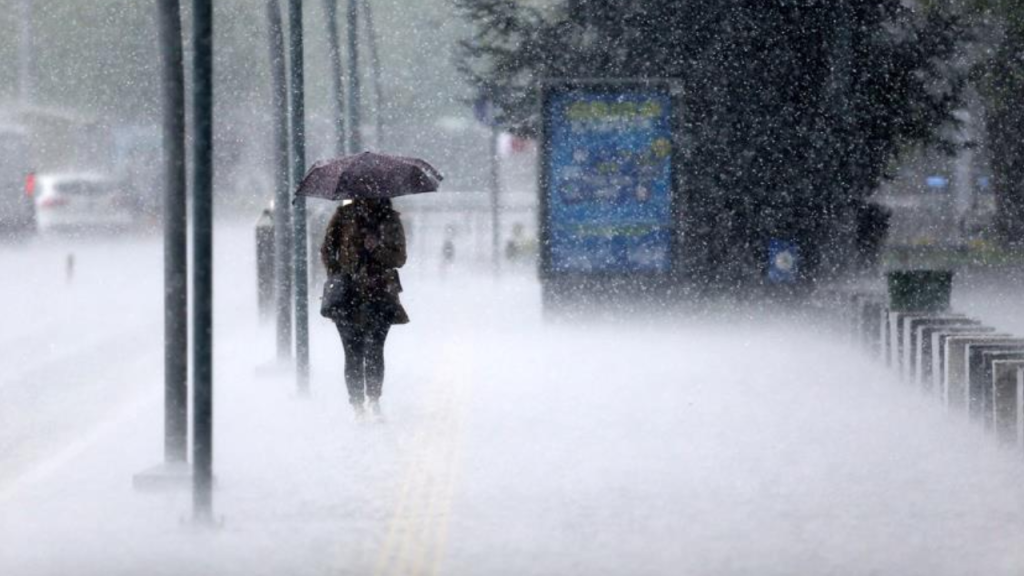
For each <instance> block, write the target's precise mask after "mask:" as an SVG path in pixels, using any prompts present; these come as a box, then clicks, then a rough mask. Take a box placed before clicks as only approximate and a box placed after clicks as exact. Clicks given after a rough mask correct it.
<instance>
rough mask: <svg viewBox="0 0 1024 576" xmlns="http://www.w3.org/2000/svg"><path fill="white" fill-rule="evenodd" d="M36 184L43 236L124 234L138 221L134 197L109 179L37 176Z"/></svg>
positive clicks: (86, 175) (38, 219)
mask: <svg viewBox="0 0 1024 576" xmlns="http://www.w3.org/2000/svg"><path fill="white" fill-rule="evenodd" d="M34 180H35V182H34V186H33V187H34V193H33V197H34V199H35V206H36V223H37V225H38V229H39V231H40V232H54V231H86V230H99V231H104V230H122V229H125V228H129V227H131V226H133V225H134V224H135V222H136V220H137V210H136V207H135V206H134V205H133V204H134V203H133V201H132V197H131V196H130V195H128V194H126V193H125V191H124V188H123V186H121V185H120V184H119V182H118V181H117V180H115V179H113V178H111V177H109V176H105V175H103V174H95V173H72V172H68V173H60V174H58V173H54V174H37V175H35V177H34Z"/></svg>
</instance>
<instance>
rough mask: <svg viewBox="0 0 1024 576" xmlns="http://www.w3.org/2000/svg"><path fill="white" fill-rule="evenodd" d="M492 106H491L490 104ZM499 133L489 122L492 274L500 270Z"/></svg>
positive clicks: (494, 124) (492, 122)
mask: <svg viewBox="0 0 1024 576" xmlns="http://www.w3.org/2000/svg"><path fill="white" fill-rule="evenodd" d="M492 106H493V104H492ZM500 134H501V131H500V130H499V128H498V124H497V122H494V121H493V120H492V121H491V169H490V175H489V176H490V178H489V180H490V188H491V265H492V267H493V269H494V273H495V274H497V273H498V272H499V271H500V270H501V248H500V246H499V245H500V243H501V235H500V233H501V231H500V230H499V228H500V222H499V217H500V211H501V210H500V206H499V204H498V200H499V196H500V194H501V178H500V177H501V174H500V172H499V165H498V162H499V159H498V137H499V135H500Z"/></svg>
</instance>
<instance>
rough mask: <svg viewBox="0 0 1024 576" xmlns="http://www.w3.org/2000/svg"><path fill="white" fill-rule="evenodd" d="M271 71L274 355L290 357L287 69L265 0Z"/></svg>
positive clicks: (272, 8)
mask: <svg viewBox="0 0 1024 576" xmlns="http://www.w3.org/2000/svg"><path fill="white" fill-rule="evenodd" d="M267 20H268V23H269V26H270V72H271V79H272V84H273V90H272V94H273V96H272V98H273V107H274V268H275V270H274V278H275V279H276V282H277V290H276V298H277V358H278V360H282V361H285V360H289V359H290V358H291V357H292V205H291V199H290V198H289V196H291V194H289V186H288V170H289V165H290V158H289V153H288V70H287V64H286V62H285V53H284V32H283V30H282V23H281V4H280V3H279V2H278V0H268V2H267Z"/></svg>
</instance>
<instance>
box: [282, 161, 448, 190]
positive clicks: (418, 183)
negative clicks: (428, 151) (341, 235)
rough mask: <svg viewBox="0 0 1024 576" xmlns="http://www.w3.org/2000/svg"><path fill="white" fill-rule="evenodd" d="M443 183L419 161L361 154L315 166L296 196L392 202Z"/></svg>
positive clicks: (429, 166)
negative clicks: (375, 199)
mask: <svg viewBox="0 0 1024 576" xmlns="http://www.w3.org/2000/svg"><path fill="white" fill-rule="evenodd" d="M443 179H444V177H443V176H441V173H440V172H438V171H437V170H436V169H435V168H434V167H433V166H431V165H430V164H427V163H426V162H424V161H423V160H420V159H419V158H406V157H404V156H392V155H390V154H377V153H376V152H361V153H359V154H352V155H349V156H342V157H340V158H335V159H333V160H327V161H325V162H317V163H316V164H314V165H313V167H312V168H310V169H309V172H307V173H306V176H305V178H303V179H302V183H301V184H299V189H298V190H296V191H295V195H296V196H308V197H312V198H323V199H325V200H350V199H356V198H394V197H395V196H405V195H407V194H420V193H423V192H434V191H436V190H437V187H438V186H439V185H440V184H441V180H443Z"/></svg>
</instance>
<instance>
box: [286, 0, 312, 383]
mask: <svg viewBox="0 0 1024 576" xmlns="http://www.w3.org/2000/svg"><path fill="white" fill-rule="evenodd" d="M288 24H289V26H288V28H289V32H290V46H289V52H290V55H291V112H292V114H291V124H292V186H291V188H292V190H295V189H296V188H298V186H299V182H301V181H302V177H303V176H304V175H305V173H306V134H305V132H306V107H305V77H304V76H305V75H304V74H303V66H304V64H303V57H302V0H289V2H288ZM294 217H295V220H294V223H293V224H294V228H293V230H294V244H295V370H296V372H295V376H296V384H297V385H298V389H299V394H308V393H309V276H308V271H307V262H306V259H307V256H306V254H307V250H306V247H307V242H308V240H309V239H308V238H307V237H306V199H305V198H302V197H298V196H297V197H296V198H295V200H294Z"/></svg>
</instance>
